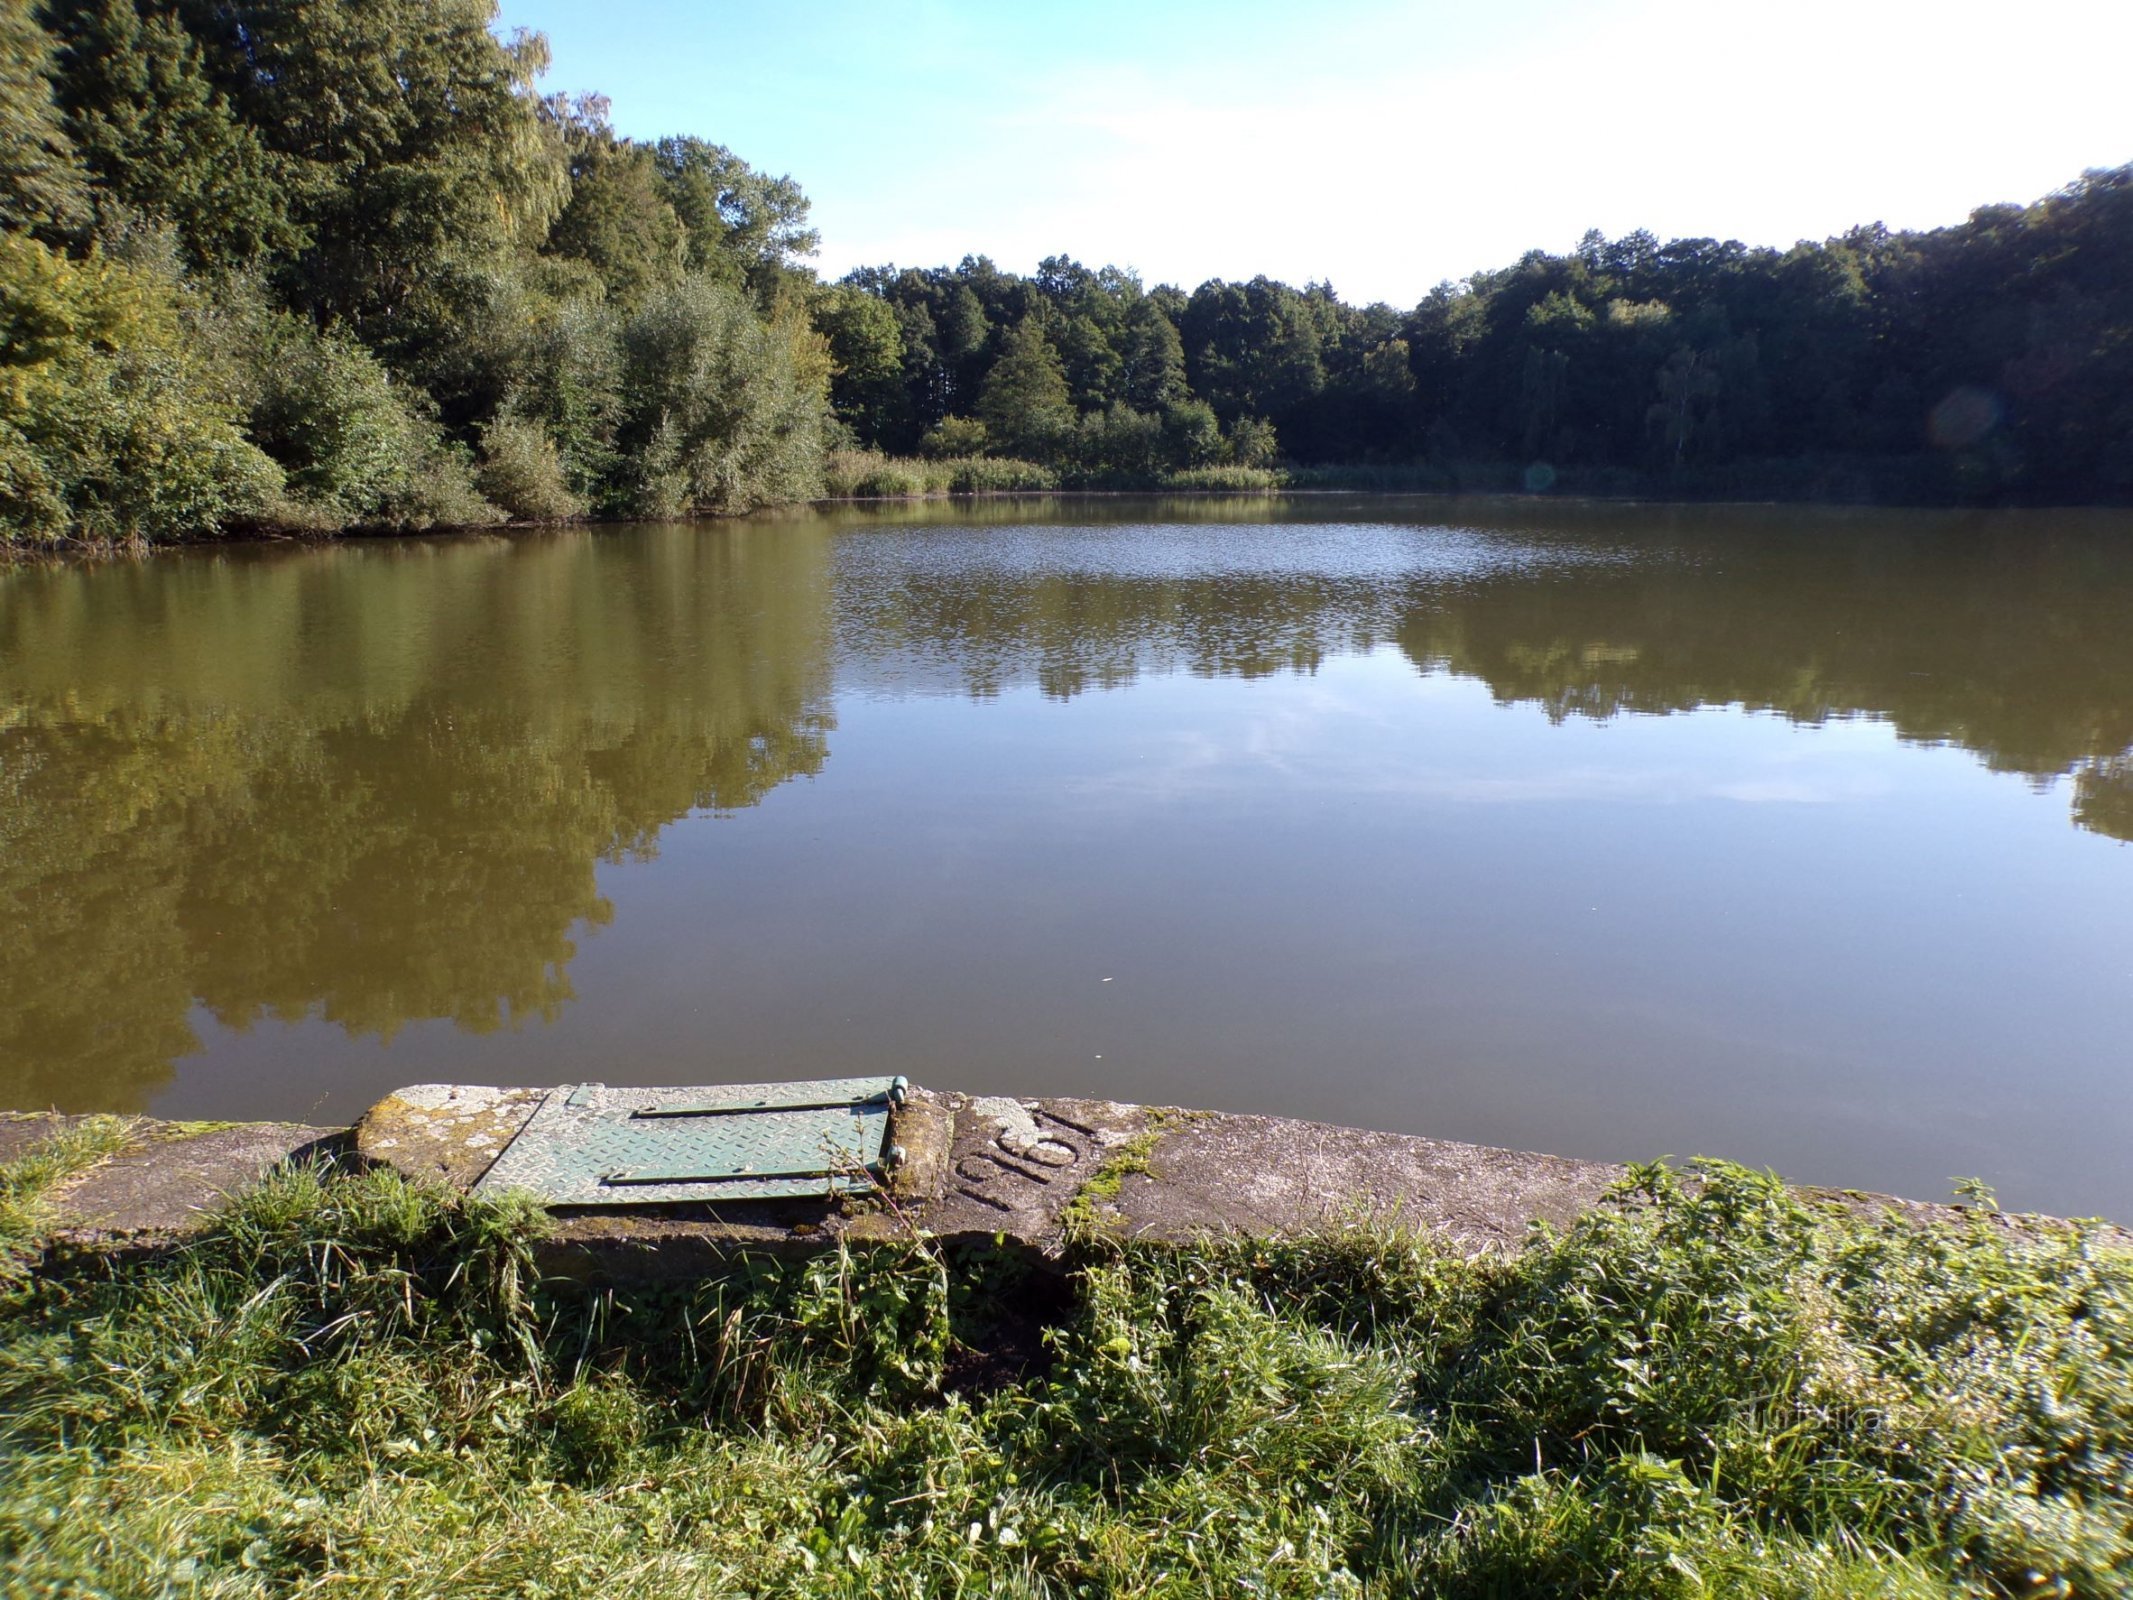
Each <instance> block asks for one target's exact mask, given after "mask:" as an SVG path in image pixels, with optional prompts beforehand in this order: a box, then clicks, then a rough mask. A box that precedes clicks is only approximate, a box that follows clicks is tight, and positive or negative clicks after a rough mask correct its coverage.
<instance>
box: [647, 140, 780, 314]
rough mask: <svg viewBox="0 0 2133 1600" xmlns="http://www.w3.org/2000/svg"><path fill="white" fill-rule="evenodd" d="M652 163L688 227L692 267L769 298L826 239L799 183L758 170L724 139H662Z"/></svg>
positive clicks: (689, 262) (669, 201) (691, 269)
mask: <svg viewBox="0 0 2133 1600" xmlns="http://www.w3.org/2000/svg"><path fill="white" fill-rule="evenodd" d="M653 164H654V167H655V170H657V172H658V173H659V176H660V178H661V180H662V181H663V182H664V183H665V185H666V194H667V200H668V203H669V204H671V205H672V206H673V208H674V210H675V213H676V214H677V215H678V216H679V217H680V218H681V222H682V226H683V227H685V228H686V229H687V230H688V264H689V270H690V271H692V272H700V273H704V274H706V275H708V276H710V277H713V278H717V279H719V280H720V281H722V282H727V283H732V284H737V285H746V286H747V287H748V288H750V289H752V290H753V291H754V292H755V293H756V295H757V296H758V297H759V298H765V299H766V300H767V297H768V295H769V294H770V292H771V290H772V288H773V286H774V285H775V283H776V280H777V279H778V278H779V277H780V276H782V275H783V274H784V273H786V272H790V271H792V270H794V269H796V268H797V266H798V265H799V259H800V258H801V257H802V256H811V255H813V254H814V253H815V251H816V249H817V248H818V247H819V246H820V245H821V242H822V238H821V235H820V234H818V233H817V232H816V231H815V230H814V229H813V228H811V227H809V226H808V223H807V213H808V209H809V202H808V199H807V196H806V195H804V194H802V193H801V192H800V186H799V185H798V184H797V183H794V182H793V181H792V179H791V178H773V177H769V176H766V175H765V174H763V173H760V172H757V171H756V170H755V169H754V168H753V167H751V166H749V165H748V163H747V162H745V161H743V160H742V159H741V158H740V157H739V156H737V155H735V154H734V153H733V152H732V151H731V150H728V149H727V148H726V147H725V146H724V145H722V144H709V143H706V142H705V141H704V140H702V139H688V138H677V139H662V140H660V141H659V143H658V145H657V146H656V147H655V148H654V150H653Z"/></svg>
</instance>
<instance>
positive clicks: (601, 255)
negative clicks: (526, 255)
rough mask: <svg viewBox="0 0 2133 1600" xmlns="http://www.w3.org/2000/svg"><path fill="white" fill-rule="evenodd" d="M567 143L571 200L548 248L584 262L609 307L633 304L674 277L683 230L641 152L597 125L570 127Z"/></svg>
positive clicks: (684, 254) (653, 165)
mask: <svg viewBox="0 0 2133 1600" xmlns="http://www.w3.org/2000/svg"><path fill="white" fill-rule="evenodd" d="M571 144H572V150H571V157H570V200H569V202H568V203H567V204H566V205H565V206H564V207H563V212H562V215H561V216H559V217H557V218H556V222H555V226H554V228H553V229H552V230H551V231H550V233H549V235H548V248H549V250H550V251H552V252H554V253H555V254H557V255H561V256H568V257H572V258H574V259H576V260H579V261H584V262H586V263H588V264H590V265H591V267H592V268H593V270H594V271H595V272H597V273H598V274H599V275H600V282H601V284H602V286H603V287H604V288H605V290H606V293H607V297H608V298H609V299H610V300H612V301H614V303H615V304H616V305H618V306H621V307H623V308H625V309H629V308H632V307H635V306H637V305H640V304H642V303H643V301H644V300H645V298H646V297H647V296H648V295H650V294H651V293H652V292H653V291H654V290H655V289H660V288H664V287H667V286H669V285H671V284H673V283H674V282H675V281H676V280H677V279H678V278H679V277H680V276H681V274H682V271H683V270H684V267H685V265H686V263H687V261H688V233H687V230H686V229H685V228H684V227H683V226H682V222H681V219H680V217H678V216H677V215H675V212H674V207H673V206H672V205H671V204H670V203H669V201H668V196H667V193H666V190H665V186H664V185H663V184H662V182H661V181H660V176H659V168H658V164H657V162H656V161H655V160H654V158H653V155H652V152H651V150H650V149H648V148H647V147H646V146H644V145H640V144H632V143H631V142H630V141H629V140H627V139H618V138H616V137H615V136H614V134H613V133H612V132H610V131H609V130H608V128H607V125H606V123H605V121H604V119H603V120H600V121H597V122H590V123H587V124H582V125H580V126H578V127H576V128H574V129H573V130H572V133H571Z"/></svg>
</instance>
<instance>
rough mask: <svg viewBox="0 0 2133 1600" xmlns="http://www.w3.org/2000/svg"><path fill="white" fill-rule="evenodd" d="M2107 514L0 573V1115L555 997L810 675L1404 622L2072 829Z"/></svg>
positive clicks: (2100, 765) (959, 540)
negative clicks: (1951, 780) (1777, 721)
mask: <svg viewBox="0 0 2133 1600" xmlns="http://www.w3.org/2000/svg"><path fill="white" fill-rule="evenodd" d="M2122 531H2123V530H2121V529H2119V528H2117V527H2116V526H2115V525H2114V524H2113V523H2112V522H2111V521H2110V519H2107V518H2095V517H2080V516H2061V515H2055V514H2044V513H2028V514H2020V515H2013V514H2010V515H2004V516H1985V517H1979V516H1966V517H1961V518H1941V517H1932V516H1921V515H1917V514H1902V515H1878V514H1871V515H1870V514H1843V515H1840V514H1814V513H1796V512H1711V511H1693V512H1655V511H1650V510H1643V509H1621V508H1584V509H1580V508H1567V509H1566V508H1545V509H1539V510H1524V511H1512V512H1506V511H1504V510H1503V509H1502V508H1500V507H1480V508H1475V507H1461V508H1450V509H1447V508H1446V507H1445V506H1444V505H1442V504H1441V503H1428V502H1417V503H1413V504H1401V503H1397V502H1387V501H1383V500H1378V501H1359V502H1345V501H1340V500H1335V499H1323V500H1297V501H1292V502H1288V503H1286V504H1269V503H1267V502H1263V501H1252V502H1245V503H1242V504H1240V505H1238V506H1223V505H1219V504H1218V505H1210V504H1209V503H1207V502H1188V503H1185V504H1183V505H1172V506H1160V505H1150V504H1148V503H1146V502H1135V501H1126V500H1119V501H1097V502H1024V503H1018V504H1010V505H1006V506H986V507H983V508H980V509H979V510H976V511H971V510H968V509H964V510H952V509H947V508H942V507H939V506H932V507H903V508H896V509H894V510H892V511H888V512H884V513H878V514H870V513H861V512H846V513H838V514H835V515H828V516H821V515H808V516H795V517H786V518H774V519H765V520H763V521H761V522H757V523H752V524H745V525H738V526H724V527H704V528H658V529H642V530H630V531H622V530H613V531H603V532H598V533H570V534H558V535H552V536H540V537H533V538H526V539H521V540H516V541H493V540H466V541H427V542H425V541H409V542H396V543H389V544H385V543H381V544H377V545H367V546H348V547H340V548H334V549H327V550H291V551H254V552H247V553H228V554H221V555H205V556H187V557H182V558H165V559H159V560H156V561H153V562H149V563H146V564H143V565H120V566H113V567H109V568H102V569H89V568H72V569H60V570H51V571H20V572H15V573H11V574H6V575H0V936H4V937H5V939H6V941H7V949H8V951H9V959H8V960H7V961H6V962H5V963H4V964H0V1103H4V1104H7V1105H14V1106H42V1105H47V1104H57V1105H61V1106H65V1107H78V1108H87V1107H135V1106H139V1105H142V1104H145V1103H146V1101H147V1099H148V1097H149V1096H150V1095H151V1093H152V1092H153V1091H154V1090H155V1089H156V1088H157V1087H158V1086H159V1085H161V1084H163V1083H164V1082H166V1081H167V1080H168V1079H169V1077H170V1075H171V1073H172V1070H173V1063H174V1062H176V1061H178V1060H180V1059H182V1058H184V1057H185V1056H186V1055H187V1054H188V1053H189V1052H193V1051H195V1050H196V1048H197V1047H198V1045H199V1042H200V1041H199V1037H198V1033H197V1030H196V1027H195V1018H196V1017H199V1016H201V1015H203V1014H204V1015H205V1016H206V1017H208V1018H211V1019H212V1020H213V1022H214V1024H216V1025H217V1026H219V1027H222V1028H227V1029H239V1030H242V1029H245V1028H248V1027H252V1026H254V1025H256V1024H258V1023H259V1022H261V1021H262V1020H265V1019H284V1020H287V1019H297V1018H314V1019H322V1020H323V1021H324V1022H326V1023H328V1024H331V1025H333V1026H334V1027H336V1028H338V1029H340V1030H342V1031H344V1032H346V1033H349V1034H355V1035H361V1036H365V1037H375V1038H380V1039H390V1038H391V1037H392V1036H393V1035H394V1034H395V1033H396V1031H397V1030H400V1029H402V1028H404V1027H406V1026H407V1025H408V1024H410V1023H413V1022H418V1021H430V1020H439V1019H443V1020H448V1021H449V1022H451V1023H453V1024H456V1025H457V1026H458V1027H459V1028H460V1029H463V1030H465V1031H467V1032H468V1033H469V1034H475V1033H481V1032H484V1031H490V1030H495V1029H498V1028H502V1027H507V1026H510V1025H513V1024H517V1023H520V1022H524V1021H527V1020H529V1019H539V1020H541V1021H543V1022H548V1021H553V1020H554V1019H556V1018H557V1017H558V1016H559V1015H560V1014H561V1013H562V1012H563V1011H564V1010H565V1008H567V1007H568V1006H569V1004H570V1002H571V1001H572V998H573V990H572V967H573V963H574V960H575V959H576V957H577V951H578V942H579V941H580V940H581V939H582V937H583V935H584V932H585V930H587V929H590V928H596V927H599V926H601V925H602V924H604V923H606V922H607V921H609V919H610V918H611V916H612V909H611V907H610V905H609V903H608V901H607V900H606V899H604V898H603V896H602V892H601V887H600V883H599V879H598V876H597V869H598V867H599V866H600V864H601V863H607V862H618V861H622V860H625V859H630V858H642V857H646V856H649V855H651V854H653V853H654V852H655V850H656V847H657V845H658V841H659V839H660V836H661V834H662V831H663V830H665V829H667V828H668V827H669V826H670V825H671V824H672V823H674V822H675V821H676V820H677V819H679V818H681V817H683V816H685V815H687V814H689V813H690V812H692V811H695V810H700V809H710V810H716V811H727V812H736V811H740V810H743V809H745V808H749V807H753V806H755V805H756V804H757V803H758V802H760V801H761V800H763V799H764V797H765V796H766V795H768V794H769V793H771V791H773V790H775V789H777V788H778V787H779V786H780V785H782V784H785V783H787V782H788V781H789V780H791V779H793V778H795V777H797V776H802V775H812V774H815V773H818V772H821V771H822V770H823V768H824V762H825V760H826V759H827V756H828V754H829V748H830V740H831V736H832V733H833V731H834V729H835V722H834V720H833V715H832V710H833V701H832V691H833V688H834V691H835V693H836V694H837V695H839V696H860V697H869V696H871V697H894V696H903V697H916V696H926V695H947V696H950V697H973V698H975V699H978V700H980V701H986V700H994V699H997V698H998V697H1000V696H1003V695H1005V694H1007V693H1008V692H1010V691H1012V690H1014V689H1016V688H1019V687H1023V686H1032V685H1033V686H1036V687H1038V688H1040V689H1041V690H1042V691H1043V693H1044V694H1045V695H1047V696H1050V697H1052V698H1053V699H1055V700H1071V699H1074V698H1077V697H1082V696H1086V695H1089V694H1092V693H1095V692H1097V691H1102V690H1107V689H1116V688H1122V687H1124V686H1127V685H1130V684H1133V683H1135V682H1137V681H1140V680H1142V679H1144V678H1148V677H1151V676H1166V675H1178V674H1186V675H1199V676H1208V677H1212V676H1220V677H1235V678H1242V679H1253V678H1260V677H1265V676H1268V675H1277V674H1311V673H1315V672H1317V671H1319V670H1320V669H1321V668H1322V667H1323V666H1324V664H1325V663H1326V662H1328V661H1329V660H1332V659H1334V658H1337V657H1343V656H1350V655H1358V654H1361V653H1364V652H1369V651H1372V650H1376V649H1378V648H1379V647H1381V646H1386V645H1394V646H1397V648H1398V650H1399V651H1401V652H1403V653H1404V656H1405V658H1406V660H1407V661H1408V662H1410V663H1411V664H1412V666H1413V667H1414V669H1415V670H1416V671H1418V672H1420V673H1423V674H1440V673H1448V674H1451V675H1455V676H1457V677H1459V678H1464V679H1472V680H1478V681H1479V682H1481V683H1484V684H1486V685H1487V687H1488V689H1489V691H1490V692H1491V693H1492V694H1493V695H1494V696H1495V697H1496V698H1497V699H1498V700H1499V701H1501V702H1504V703H1506V704H1514V705H1519V706H1527V707H1535V708H1538V709H1540V710H1542V711H1544V712H1545V713H1546V714H1547V716H1548V717H1550V718H1553V719H1556V720H1558V721H1561V720H1566V719H1596V720H1605V719H1609V718H1614V717H1616V716H1618V715H1620V714H1622V713H1625V712H1636V713H1673V712H1685V711H1690V710H1694V709H1697V708H1701V707H1709V706H1717V705H1725V706H1740V707H1746V708H1750V709H1753V710H1758V711H1766V712H1771V713H1776V714H1778V715H1781V716H1783V717H1785V718H1788V719H1791V720H1792V721H1794V722H1797V723H1801V724H1818V723H1821V722H1824V721H1827V720H1829V719H1833V718H1850V717H1863V718H1874V719H1881V720H1885V721H1887V722H1888V723H1890V724H1892V725H1893V727H1894V728H1895V729H1896V730H1897V731H1898V732H1899V733H1900V734H1901V736H1902V737H1903V738H1905V739H1907V740H1912V741H1919V742H1928V743H1951V744H1955V745H1959V746H1961V747H1962V748H1964V749H1966V750H1968V751H1970V752H1972V753H1974V755H1975V756H1976V757H1977V758H1978V759H1979V760H1980V761H1981V762H1983V763H1984V764H1985V765H1986V766H1988V767H1990V768H1991V769H1993V770H1994V771H1999V772H2005V773H2010V774H2019V775H2021V776H2023V777H2026V778H2028V779H2029V780H2031V781H2032V782H2033V783H2035V784H2038V785H2045V784H2049V783H2050V782H2051V781H2052V780H2055V779H2058V778H2061V777H2065V776H2067V775H2071V776H2072V779H2073V782H2072V783H2071V785H2069V786H2068V787H2069V788H2070V792H2071V807H2072V811H2071V814H2072V818H2073V820H2074V822H2075V823H2076V824H2078V825H2079V826H2080V827H2082V828H2084V829H2088V830H2093V831H2094V832H2097V833H2102V834H2107V835H2110V836H2112V837H2115V838H2119V839H2129V838H2133V644H2129V640H2128V635H2127V633H2126V630H2125V626H2124V623H2125V619H2126V618H2127V617H2128V616H2133V549H2129V547H2128V546H2127V545H2126V544H2125V543H2124V542H2123V540H2122V538H2121V537H2120V534H2121V533H2122ZM983 737H985V735H981V734H979V733H977V732H976V731H975V730H973V731H972V732H971V734H970V738H971V739H972V740H977V739H981V738H983ZM1011 759H1014V758H1013V757H1011V756H1009V755H1006V754H1004V753H993V752H988V751H984V750H977V751H972V750H968V749H965V750H963V751H962V753H961V754H958V755H955V756H952V757H943V758H942V759H941V760H940V761H939V762H938V763H937V764H936V766H935V767H934V769H933V770H932V771H931V772H929V774H928V775H927V778H926V781H928V782H933V783H938V784H940V785H942V786H944V788H945V787H946V786H954V785H959V784H963V783H966V782H967V781H968V780H969V778H970V775H971V774H972V773H973V772H975V771H977V770H979V769H980V767H981V766H982V765H983V764H984V763H986V762H988V761H1008V760H1011ZM832 781H834V780H832ZM2049 803H2052V804H2055V805H2058V804H2064V803H2066V802H2065V801H2064V800H2061V799H2058V798H2054V799H2053V800H2052V801H2051V802H2049ZM736 837H744V836H736ZM734 848H744V846H743V845H740V844H736V845H735V846H734ZM882 850H883V851H893V843H890V842H885V843H884V844H883V846H882ZM1011 888H1012V886H1006V885H1003V886H1002V893H1008V892H1011ZM894 892H897V893H902V892H906V891H904V890H897V891H894ZM890 898H892V891H890V890H887V889H884V890H883V891H882V899H883V900H884V903H886V902H887V900H888V899H890ZM1206 914H1207V915H1208V916H1209V917H1210V918H1222V917H1229V918H1232V919H1235V918H1236V917H1237V916H1238V915H1239V914H1240V913H1239V908H1238V907H1236V906H1227V907H1210V908H1209V909H1208V911H1207V913H1206ZM1242 914H1243V915H1247V916H1248V915H1249V908H1245V909H1244V911H1243V913H1242ZM765 937H766V938H772V939H779V940H784V941H787V942H788V943H789V945H790V949H789V951H788V952H787V954H788V959H789V962H790V963H791V964H792V965H793V966H794V967H805V966H806V965H807V964H808V963H809V962H811V961H813V960H815V959H817V956H818V952H817V951H816V950H814V949H812V948H811V947H810V945H809V943H808V940H809V938H810V935H809V933H808V931H807V930H806V929H805V928H804V927H802V926H801V925H800V924H798V923H794V924H792V925H783V924H781V925H779V926H776V927H771V928H766V929H765ZM849 977H850V974H847V973H844V972H842V971H828V972H826V973H825V979H826V980H827V982H828V983H829V984H831V985H834V984H836V983H837V982H840V981H844V980H846V979H848V978H849ZM678 998H679V997H676V996H668V997H667V1000H668V1001H669V1002H670V1003H671V1002H673V1001H675V1000H677V999H678ZM715 1025H716V1023H715V1019H712V1020H709V1021H706V1022H704V1023H702V1024H699V1025H698V1026H702V1027H704V1028H707V1029H708V1028H710V1027H713V1026H715ZM1332 1042H1333V1044H1334V1046H1335V1048H1337V1047H1338V1041H1337V1040H1334V1041H1332ZM288 1070H291V1071H301V1070H302V1067H301V1063H296V1064H293V1065H291V1066H290V1067H289V1069H288ZM618 1070H619V1069H618Z"/></svg>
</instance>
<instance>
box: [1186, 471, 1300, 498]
mask: <svg viewBox="0 0 2133 1600" xmlns="http://www.w3.org/2000/svg"><path fill="white" fill-rule="evenodd" d="M1287 476H1288V475H1287V474H1286V473H1283V472H1281V471H1279V470H1277V469H1276V468H1273V467H1224V466H1208V467H1188V468H1185V469H1184V470H1183V471H1179V472H1166V473H1165V474H1164V475H1163V487H1164V488H1166V489H1210V490H1216V491H1220V492H1227V493H1232V494H1234V493H1240V492H1242V493H1249V492H1251V491H1254V490H1261V491H1264V490H1272V489H1279V488H1281V487H1282V485H1283V484H1284V482H1286V480H1287Z"/></svg>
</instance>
